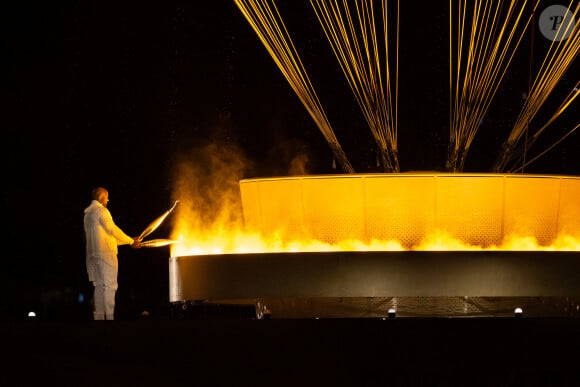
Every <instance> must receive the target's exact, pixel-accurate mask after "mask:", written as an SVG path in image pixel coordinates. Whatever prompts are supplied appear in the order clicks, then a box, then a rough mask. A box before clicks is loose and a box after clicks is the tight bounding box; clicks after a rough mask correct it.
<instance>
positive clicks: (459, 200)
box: [240, 173, 580, 247]
mask: <svg viewBox="0 0 580 387" xmlns="http://www.w3.org/2000/svg"><path fill="white" fill-rule="evenodd" d="M240 189H241V193H242V205H243V209H244V218H245V221H246V225H248V226H249V227H257V228H258V229H259V230H261V231H262V232H265V233H271V232H275V231H277V230H287V232H286V233H285V234H284V235H285V236H286V237H293V238H301V237H305V236H307V237H309V238H314V239H317V240H320V241H323V242H327V243H337V242H340V241H343V240H349V239H351V240H352V239H355V240H360V241H364V242H368V241H371V240H381V241H390V240H394V241H398V242H399V243H401V244H402V245H403V246H405V247H412V246H416V245H418V244H419V243H421V242H422V241H423V240H424V239H425V238H426V237H427V236H428V235H430V234H432V233H435V232H445V233H448V234H449V235H451V236H452V237H453V238H456V239H458V240H460V241H462V242H464V243H466V244H469V245H475V246H483V247H486V246H498V245H500V244H501V243H502V242H503V241H504V240H505V239H506V237H510V236H514V235H515V236H520V237H534V238H535V239H536V240H537V242H538V243H539V244H541V245H547V244H550V243H551V242H552V241H553V240H554V239H555V238H557V237H558V236H561V235H563V234H566V235H570V236H573V237H578V236H579V235H580V231H579V230H580V199H579V198H580V178H579V177H570V176H539V175H538V176H536V175H496V174H417V173H412V174H411V173H409V174H373V175H325V176H303V177H293V178H276V179H274V178H270V179H252V180H242V181H240Z"/></svg>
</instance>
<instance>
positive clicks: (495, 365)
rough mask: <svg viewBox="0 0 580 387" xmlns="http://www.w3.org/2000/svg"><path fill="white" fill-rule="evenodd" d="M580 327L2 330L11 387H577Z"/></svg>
mask: <svg viewBox="0 0 580 387" xmlns="http://www.w3.org/2000/svg"><path fill="white" fill-rule="evenodd" d="M579 328H580V320H578V319H526V318H500V319H478V318H475V319H474V318H472V319H404V318H396V319H387V320H382V319H321V320H314V319H308V320H276V319H271V320H254V319H247V318H235V317H231V316H230V317H228V318H220V317H216V316H212V317H206V318H203V317H198V318H196V319H191V320H178V319H167V320H148V321H146V320H143V321H114V322H101V323H97V322H92V321H78V322H46V321H40V320H39V321H27V322H18V323H16V322H2V323H1V326H0V331H1V332H2V343H3V345H2V347H3V352H4V355H5V358H7V361H6V360H5V361H4V367H3V372H2V373H1V374H0V385H6V386H16V385H22V386H28V385H43V386H102V385H107V386H117V385H118V386H121V385H125V386H128V385H129V386H144V385H153V386H174V385H201V386H210V385H227V386H231V385H254V386H255V385H258V386H260V385H267V386H298V385H300V386H314V385H316V386H320V385H333V386H334V385H348V386H383V385H397V386H419V385H421V386H422V385H433V386H467V385H469V386H576V385H578V383H580V377H579V375H578V373H577V359H578V355H577V348H578V347H579V344H580V329H579Z"/></svg>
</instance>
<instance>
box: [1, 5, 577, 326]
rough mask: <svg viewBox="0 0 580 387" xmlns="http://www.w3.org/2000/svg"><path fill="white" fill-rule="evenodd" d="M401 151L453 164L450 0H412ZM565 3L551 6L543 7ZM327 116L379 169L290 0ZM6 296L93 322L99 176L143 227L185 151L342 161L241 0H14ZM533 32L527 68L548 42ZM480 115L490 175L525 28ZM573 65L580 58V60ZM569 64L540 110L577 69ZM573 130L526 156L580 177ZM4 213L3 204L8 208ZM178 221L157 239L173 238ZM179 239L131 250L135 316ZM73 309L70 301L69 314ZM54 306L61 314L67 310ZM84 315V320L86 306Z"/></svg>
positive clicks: (125, 225) (320, 40) (123, 279)
mask: <svg viewBox="0 0 580 387" xmlns="http://www.w3.org/2000/svg"><path fill="white" fill-rule="evenodd" d="M402 3H404V4H402V5H401V25H400V28H401V39H400V47H401V48H400V50H401V52H400V55H401V58H400V61H399V68H400V75H399V87H400V94H399V139H398V146H399V160H400V164H401V169H402V171H417V170H431V171H433V170H438V171H443V170H444V167H445V159H446V156H447V143H448V139H449V129H448V127H449V122H448V121H449V120H448V116H449V102H448V101H449V96H448V90H449V80H448V71H449V70H448V51H449V48H448V36H447V31H448V19H447V18H448V14H447V12H448V10H447V7H448V2H447V1H437V2H430V3H429V4H431V5H430V6H429V7H430V8H425V7H424V6H423V4H424V3H421V4H422V5H421V7H419V6H417V4H418V3H414V2H413V3H412V2H402ZM552 3H556V4H558V3H557V2H553V1H552V2H546V3H542V4H545V5H540V10H541V9H542V8H543V7H545V6H547V5H548V4H552ZM279 7H280V11H281V13H282V16H283V17H284V18H285V21H286V22H287V27H288V29H289V31H290V33H291V34H292V37H293V38H294V39H295V44H296V46H297V48H298V50H299V52H300V54H301V56H302V59H303V61H304V63H305V66H306V68H307V70H308V71H309V75H310V77H311V80H312V82H313V84H314V87H315V89H316V91H317V93H318V95H319V98H320V100H321V102H322V105H323V107H324V108H325V111H326V113H327V114H328V117H329V120H330V123H331V125H332V127H333V129H334V131H335V133H336V136H337V138H338V140H339V142H340V143H341V145H342V147H343V149H344V151H345V152H346V155H347V157H348V158H349V160H350V162H351V163H352V164H353V166H354V168H355V169H356V170H357V172H360V173H366V172H380V168H377V167H376V145H375V143H374V140H373V139H372V135H371V132H370V130H369V129H368V127H367V126H366V123H365V122H364V120H363V118H362V115H361V114H360V110H359V108H358V106H357V105H356V103H355V101H354V98H353V97H352V94H351V92H350V90H349V88H348V86H347V84H346V82H345V80H344V77H343V75H342V72H341V70H340V68H339V66H338V63H337V62H336V60H335V59H334V57H333V54H332V52H331V50H330V46H329V45H328V43H327V42H326V39H325V37H324V35H323V33H322V30H321V28H320V26H319V25H318V22H317V20H316V18H315V15H314V13H313V11H312V9H311V7H310V5H309V3H308V2H306V1H305V2H296V3H295V2H280V4H279ZM3 8H4V10H3V12H1V14H2V17H3V20H2V23H1V26H2V27H1V28H2V38H3V39H2V40H3V43H4V44H3V47H4V48H3V62H4V65H5V70H4V71H3V74H5V76H6V75H7V76H6V79H5V80H4V82H3V86H2V89H3V106H4V114H3V115H2V116H3V117H2V118H3V120H2V122H3V125H2V126H3V128H2V133H3V139H2V157H3V163H2V165H3V180H4V184H3V190H2V212H3V213H4V214H5V217H4V219H5V221H4V242H5V246H6V248H4V249H3V253H2V258H3V261H4V262H5V264H4V268H3V269H2V270H1V272H2V283H3V289H4V291H3V292H1V296H0V297H1V298H0V308H1V309H0V318H2V317H5V316H8V317H9V318H13V317H15V316H18V318H19V317H20V316H23V315H24V313H25V312H26V311H27V310H29V309H32V308H36V310H41V311H42V312H41V313H44V315H45V316H47V317H51V316H52V317H55V316H56V317H57V316H61V315H67V316H68V315H69V314H72V315H74V316H79V312H78V310H81V312H80V316H81V317H80V318H90V315H89V314H87V313H86V311H87V309H86V300H85V301H84V303H80V302H79V300H78V295H79V294H81V293H84V294H86V292H87V291H88V288H89V286H88V279H87V277H86V272H85V266H84V262H85V257H84V244H83V243H84V242H83V231H82V215H83V209H84V208H85V207H86V206H87V205H88V204H89V202H90V192H91V189H92V188H93V187H94V186H97V185H102V186H105V187H107V188H108V189H109V192H110V199H111V202H110V204H109V209H110V210H111V213H112V215H113V218H114V220H115V222H116V223H117V224H118V225H119V226H120V227H121V228H122V229H123V230H124V231H125V232H127V233H128V234H130V235H138V234H139V233H140V232H141V231H142V230H143V229H144V228H145V227H146V226H147V224H148V223H149V222H150V221H151V220H153V219H154V218H155V217H157V216H159V215H161V214H162V213H163V212H164V211H166V210H167V209H168V208H169V207H170V206H171V204H172V203H173V202H172V200H173V199H174V198H173V196H172V187H173V183H174V179H175V174H174V173H175V171H176V168H177V167H176V165H177V162H178V160H184V159H185V160H191V163H197V164H203V163H205V162H206V161H207V160H205V159H204V158H205V157H206V155H207V153H206V152H204V149H207V147H208V146H210V145H213V146H214V147H217V149H222V150H226V152H227V151H229V150H235V151H236V152H240V153H241V154H243V155H244V157H245V158H246V159H247V160H248V163H247V166H246V168H245V169H244V176H243V177H244V178H251V177H264V176H286V175H289V174H292V173H293V172H292V170H291V168H290V166H291V164H292V160H293V159H294V158H295V157H297V156H299V155H301V156H303V157H304V159H306V160H307V163H306V168H307V171H308V172H309V173H313V174H317V173H319V174H328V173H341V171H340V170H337V169H333V168H332V152H331V150H330V148H329V147H328V145H327V144H326V141H325V140H324V138H323V136H322V134H321V133H320V132H319V130H318V128H317V127H316V125H315V124H314V122H313V121H312V119H311V118H310V116H309V115H308V113H307V112H306V110H305V109H304V107H303V106H302V104H301V103H300V101H299V100H298V98H297V97H296V95H295V94H294V93H293V91H292V90H291V88H290V86H289V85H288V83H287V82H286V80H285V79H284V77H283V76H282V74H281V73H280V72H279V70H278V69H277V67H276V66H275V64H274V62H273V61H272V60H271V58H270V57H269V54H268V53H267V52H266V50H265V49H264V47H263V46H262V44H261V43H260V41H259V40H258V38H257V36H256V35H255V33H254V32H253V30H252V29H251V28H250V26H249V24H248V23H247V22H246V20H245V19H244V18H243V16H242V14H241V13H240V12H239V10H238V9H237V7H236V6H235V4H234V3H233V1H218V2H215V3H214V2H203V3H201V2H197V1H177V2H176V1H169V2H158V3H152V4H150V3H147V2H139V3H134V4H133V3H132V2H131V3H125V2H120V3H117V2H115V3H110V4H108V3H103V2H86V1H67V2H59V3H51V2H43V3H39V4H34V5H31V4H28V3H26V2H20V3H19V4H12V5H10V6H3ZM549 43H550V42H549V41H548V40H547V39H545V38H544V37H543V36H542V35H541V34H540V33H539V32H538V31H536V34H535V37H534V45H533V47H534V49H533V52H534V56H533V60H532V67H533V68H535V69H536V70H537V68H538V66H539V64H540V63H541V59H542V56H543V55H545V52H546V50H547V49H548V47H549ZM521 47H522V48H521V49H520V50H521V52H519V53H518V55H517V56H516V58H515V59H514V64H513V65H512V68H510V70H508V76H507V78H506V80H505V82H504V83H503V84H502V86H501V87H500V90H499V91H498V96H497V97H496V99H495V100H494V102H493V103H492V105H491V107H490V110H489V111H488V115H487V116H486V117H485V118H484V120H483V122H482V126H481V128H480V129H479V131H478V135H477V137H476V138H475V141H474V144H473V146H472V148H471V150H470V153H469V154H468V158H467V162H466V165H465V170H466V171H468V172H489V171H490V169H491V166H492V164H493V162H494V160H495V157H496V155H497V153H498V152H499V150H500V147H501V144H502V143H503V141H505V139H506V138H507V135H508V133H509V130H510V129H511V125H513V122H514V121H515V118H516V117H517V114H518V112H519V110H520V108H521V105H522V103H523V98H522V94H523V93H525V92H526V91H527V88H528V77H529V66H530V38H529V35H527V37H526V39H524V41H523V42H522V46H521ZM577 63H578V61H576V69H577V68H578V67H577ZM577 74H578V71H577V70H574V69H573V70H571V71H570V72H569V73H568V75H567V76H565V77H564V80H563V82H562V83H561V85H560V86H559V87H558V88H557V89H556V90H555V91H554V95H553V97H551V99H550V100H549V101H548V103H547V104H546V108H545V109H543V110H542V113H541V115H540V118H539V119H538V121H537V123H535V124H536V125H538V126H539V125H540V124H541V123H543V122H545V121H546V119H547V117H549V115H550V114H551V113H553V112H554V106H557V105H559V104H560V102H561V101H562V99H563V97H564V96H565V95H566V94H567V93H568V91H569V90H570V89H571V88H572V87H573V86H574V84H575V83H576V82H577V81H578V79H577V78H578V77H577ZM578 112H579V110H578V102H577V101H576V103H575V104H574V105H573V106H572V107H571V108H569V110H568V111H567V113H566V114H564V115H563V116H562V117H561V118H559V119H558V121H557V122H556V123H555V124H554V126H553V129H552V130H551V131H548V132H549V133H546V135H545V137H543V138H542V140H541V141H539V144H538V147H537V148H536V152H532V153H533V154H537V153H538V152H539V151H542V150H544V149H545V148H547V146H549V145H550V144H552V143H553V142H554V141H556V140H557V139H558V138H560V137H561V136H562V135H563V134H564V133H565V132H566V131H567V130H570V129H571V128H572V127H573V126H575V125H576V124H578V120H577V118H578V116H579V114H578ZM579 145H580V135H578V133H575V134H574V135H572V136H571V137H569V138H568V139H567V140H565V141H564V142H563V143H562V144H560V145H559V146H558V147H556V148H555V149H554V150H552V151H551V152H550V153H549V154H547V155H546V156H544V157H543V158H541V159H539V160H538V161H537V162H536V163H534V164H532V165H530V166H529V167H527V168H526V172H528V173H552V174H569V175H578V174H580V156H579V155H578V149H579ZM6 215H7V216H6ZM169 232H170V220H168V221H167V224H164V225H163V227H161V228H160V229H159V230H157V231H156V233H155V234H154V235H152V237H154V238H166V237H168V236H169ZM168 256H169V248H158V249H141V250H131V249H130V248H128V247H127V246H123V247H121V248H120V251H119V263H120V269H119V291H118V299H117V300H118V302H117V304H118V313H119V314H120V316H121V317H126V318H131V317H132V316H135V315H137V313H138V312H139V311H140V310H143V309H149V310H155V308H156V307H159V305H166V304H167V299H168V293H169V290H168V278H167V277H168V272H167V258H168ZM71 311H73V312H71ZM59 313H60V314H59ZM75 313H76V314H75Z"/></svg>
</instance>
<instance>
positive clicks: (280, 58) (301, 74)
mask: <svg viewBox="0 0 580 387" xmlns="http://www.w3.org/2000/svg"><path fill="white" fill-rule="evenodd" d="M234 2H235V4H236V5H237V7H238V8H239V9H240V11H241V12H242V14H243V15H244V17H245V18H246V20H247V21H248V23H249V24H250V26H251V27H252V29H253V30H254V32H255V33H256V34H257V35H258V38H259V39H260V41H261V42H262V44H263V45H264V47H265V48H266V50H267V51H268V53H269V54H270V56H271V57H272V59H273V60H274V62H275V63H276V65H277V66H278V68H279V70H280V71H281V72H282V74H283V75H284V77H285V78H286V80H287V81H288V83H289V84H290V87H291V88H292V89H293V90H294V92H295V93H296V95H297V96H298V98H299V99H300V101H301V102H302V104H303V105H304V107H305V108H306V110H307V111H308V113H309V114H310V116H311V117H312V119H313V120H314V122H315V123H316V125H317V126H318V128H319V130H320V131H321V133H322V134H323V136H324V138H325V139H326V141H327V142H328V144H329V145H330V147H331V149H332V151H333V153H334V156H335V158H336V159H337V160H338V161H339V163H340V164H341V166H342V168H343V170H344V171H345V172H347V173H353V172H354V168H352V165H351V164H350V162H349V161H348V159H347V158H346V155H345V153H344V151H343V150H342V148H341V147H340V144H339V142H338V140H337V138H336V136H335V134H334V131H333V130H332V127H331V126H330V122H329V121H328V118H327V116H326V113H325V112H324V110H323V108H322V105H321V103H320V100H319V99H318V96H317V95H316V92H315V90H314V88H313V86H312V83H311V81H310V78H309V77H308V75H307V73H306V69H305V68H304V65H303V64H302V61H301V59H300V56H299V55H298V51H297V50H296V47H295V46H294V43H293V42H292V39H291V38H290V34H289V33H288V30H287V29H286V26H285V24H284V21H283V20H282V17H281V15H280V13H279V11H278V9H277V7H276V4H275V3H274V1H273V0H272V1H270V2H271V4H272V6H270V5H269V4H268V1H266V0H234Z"/></svg>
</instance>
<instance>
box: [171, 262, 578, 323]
mask: <svg viewBox="0 0 580 387" xmlns="http://www.w3.org/2000/svg"><path fill="white" fill-rule="evenodd" d="M169 272H170V301H171V302H172V303H188V302H190V303H197V304H198V305H211V304H213V305H222V307H226V306H227V305H229V306H231V307H230V308H236V307H239V306H240V305H246V306H254V308H255V311H256V313H255V316H256V317H258V318H260V317H261V316H262V315H263V314H264V313H265V314H268V315H269V314H270V313H271V316H272V317H274V318H278V317H281V318H294V317H296V318H303V317H322V318H323V317H332V318H336V317H371V318H375V317H385V316H388V310H389V309H395V310H396V315H397V316H398V317H431V316H437V317H471V316H480V317H481V316H485V317H503V316H510V317H511V316H513V312H514V309H515V308H516V307H520V308H522V309H523V310H524V311H525V315H527V316H531V315H533V316H558V317H564V316H565V317H569V316H578V315H579V314H580V282H579V281H578V280H577V278H580V254H579V253H578V252H537V251H534V252H514V251H454V252H425V251H405V252H332V253H282V254H239V255H237V254H230V255H206V256H186V257H174V258H171V259H170V261H169Z"/></svg>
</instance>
